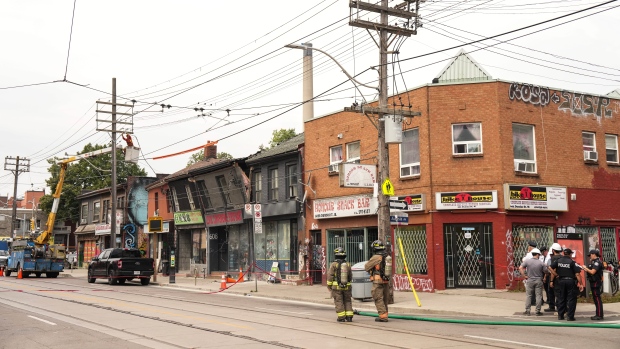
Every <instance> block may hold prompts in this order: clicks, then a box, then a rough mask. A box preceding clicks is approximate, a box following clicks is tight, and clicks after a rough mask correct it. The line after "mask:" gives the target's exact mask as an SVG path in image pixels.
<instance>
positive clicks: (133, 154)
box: [125, 146, 140, 164]
mask: <svg viewBox="0 0 620 349" xmlns="http://www.w3.org/2000/svg"><path fill="white" fill-rule="evenodd" d="M139 158H140V148H136V147H134V146H127V147H125V161H126V162H131V163H134V164H137V163H138V159H139Z"/></svg>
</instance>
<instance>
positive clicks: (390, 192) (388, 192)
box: [381, 178, 394, 196]
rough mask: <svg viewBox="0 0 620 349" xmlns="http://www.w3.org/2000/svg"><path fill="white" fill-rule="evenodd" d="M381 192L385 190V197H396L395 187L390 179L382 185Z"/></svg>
mask: <svg viewBox="0 0 620 349" xmlns="http://www.w3.org/2000/svg"><path fill="white" fill-rule="evenodd" d="M381 190H383V195H388V196H394V186H393V185H392V182H390V179H389V178H386V179H385V180H384V181H383V184H382V185H381Z"/></svg>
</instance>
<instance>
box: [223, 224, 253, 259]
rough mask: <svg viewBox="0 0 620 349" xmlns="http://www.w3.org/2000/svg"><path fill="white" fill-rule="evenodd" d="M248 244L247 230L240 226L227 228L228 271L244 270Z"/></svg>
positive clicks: (247, 255) (248, 248) (247, 257)
mask: <svg viewBox="0 0 620 349" xmlns="http://www.w3.org/2000/svg"><path fill="white" fill-rule="evenodd" d="M249 250H250V244H249V240H248V231H247V229H242V228H241V226H239V225H235V226H229V227H228V269H229V270H239V269H242V270H246V269H247V267H248V266H249V265H248V261H249Z"/></svg>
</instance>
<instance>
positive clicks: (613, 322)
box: [595, 320, 620, 324]
mask: <svg viewBox="0 0 620 349" xmlns="http://www.w3.org/2000/svg"><path fill="white" fill-rule="evenodd" d="M595 324H620V320H615V321H600V322H595Z"/></svg>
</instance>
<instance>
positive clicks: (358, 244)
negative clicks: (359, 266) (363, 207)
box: [326, 228, 379, 265]
mask: <svg viewBox="0 0 620 349" xmlns="http://www.w3.org/2000/svg"><path fill="white" fill-rule="evenodd" d="M378 237H379V232H378V230H377V228H354V229H342V230H340V229H338V230H328V231H327V251H326V253H327V265H329V264H330V263H331V262H333V261H334V249H336V248H337V247H342V248H344V249H345V251H346V252H347V261H348V262H349V263H351V265H354V264H356V263H359V262H364V261H367V260H368V259H369V258H370V257H371V256H372V252H371V251H370V244H371V243H372V242H373V241H375V240H377V239H378Z"/></svg>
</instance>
